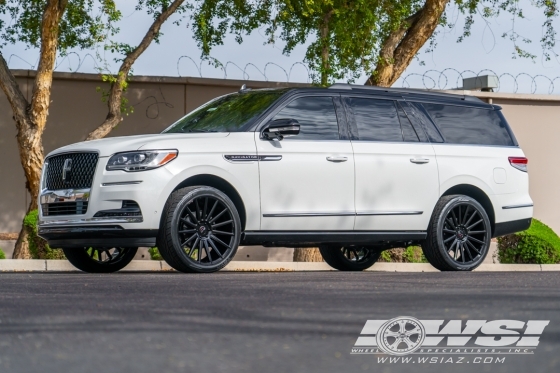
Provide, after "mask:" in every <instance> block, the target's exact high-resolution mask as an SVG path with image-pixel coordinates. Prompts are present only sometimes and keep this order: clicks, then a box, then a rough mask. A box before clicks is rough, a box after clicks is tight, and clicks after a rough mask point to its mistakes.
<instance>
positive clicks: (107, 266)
mask: <svg viewBox="0 0 560 373" xmlns="http://www.w3.org/2000/svg"><path fill="white" fill-rule="evenodd" d="M62 250H63V251H64V255H65V256H66V258H67V259H68V261H69V262H70V263H72V265H73V266H74V267H76V268H78V269H79V270H82V271H84V272H90V273H110V272H116V271H120V270H121V269H123V268H124V267H126V266H127V265H128V263H130V262H131V261H132V259H133V258H134V255H136V252H137V251H138V248H137V247H93V248H92V247H90V248H85V247H76V248H66V249H62Z"/></svg>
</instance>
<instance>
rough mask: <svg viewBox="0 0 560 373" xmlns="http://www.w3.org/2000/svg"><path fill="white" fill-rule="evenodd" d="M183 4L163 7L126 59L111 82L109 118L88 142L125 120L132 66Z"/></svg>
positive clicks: (88, 138) (179, 1) (92, 134)
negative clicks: (124, 105) (124, 104)
mask: <svg viewBox="0 0 560 373" xmlns="http://www.w3.org/2000/svg"><path fill="white" fill-rule="evenodd" d="M183 2H184V0H175V1H174V2H173V3H172V4H171V5H170V6H169V7H167V8H165V7H163V8H162V10H161V13H160V14H159V15H158V16H157V17H156V18H155V20H154V22H153V23H152V25H151V26H150V28H149V30H148V32H147V33H146V35H144V38H143V39H142V41H141V42H140V44H139V45H138V46H137V47H136V48H134V49H133V50H132V51H131V52H130V53H129V54H128V55H127V56H126V57H125V59H124V60H123V62H122V64H121V66H120V68H119V73H118V74H117V76H115V77H114V78H115V81H113V82H111V89H110V91H109V97H108V98H107V108H108V113H107V117H106V118H105V120H104V121H103V123H101V124H100V125H99V127H97V128H96V129H95V130H93V131H92V132H90V134H89V135H88V136H87V137H86V141H88V140H96V139H101V138H103V137H105V136H107V135H108V134H109V133H110V132H111V131H112V130H113V129H114V128H115V127H116V126H117V125H118V124H119V123H120V122H121V121H122V120H123V118H122V113H121V102H122V95H123V92H124V90H125V88H126V85H127V83H126V81H127V78H128V74H129V73H130V69H131V68H132V65H133V64H134V63H135V62H136V60H137V59H138V57H140V56H141V55H142V53H144V51H145V50H146V49H147V48H148V47H149V46H150V44H151V43H152V41H153V40H154V39H155V38H157V37H158V35H159V30H160V29H161V25H163V23H164V22H165V21H167V19H168V18H169V17H170V16H171V15H172V14H173V13H175V11H177V9H178V8H179V7H180V6H181V5H182V4H183Z"/></svg>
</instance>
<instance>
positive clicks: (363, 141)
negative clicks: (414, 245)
mask: <svg viewBox="0 0 560 373" xmlns="http://www.w3.org/2000/svg"><path fill="white" fill-rule="evenodd" d="M344 102H345V107H346V108H347V111H348V112H349V114H350V115H349V122H350V123H349V124H350V128H351V132H352V134H351V137H352V146H353V149H354V163H355V168H356V192H355V193H356V197H355V205H356V223H355V226H354V229H355V230H358V231H365V230H366V231H372V230H373V231H424V230H426V228H427V226H428V223H429V220H430V216H431V212H432V209H433V207H434V205H435V203H436V202H437V199H438V196H439V185H438V184H439V183H438V169H437V163H436V159H435V154H434V150H433V148H432V146H431V144H430V143H429V142H427V139H426V136H425V134H424V133H423V132H418V131H419V130H420V129H419V128H417V129H415V128H414V127H413V126H412V124H411V122H410V120H409V118H408V115H407V114H406V112H405V111H404V110H403V105H406V103H404V102H402V101H401V102H399V100H397V99H392V98H389V99H387V98H384V97H379V98H371V97H357V96H355V97H351V96H349V97H345V98H344ZM421 140H423V141H424V142H423V141H421Z"/></svg>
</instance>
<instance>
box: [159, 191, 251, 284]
mask: <svg viewBox="0 0 560 373" xmlns="http://www.w3.org/2000/svg"><path fill="white" fill-rule="evenodd" d="M240 239H241V219H240V218H239V213H238V212H237V209H236V208H235V205H234V204H233V202H232V201H231V200H230V199H229V197H228V196H227V195H225V194H224V193H222V192H221V191H219V190H217V189H214V188H211V187H206V186H194V187H187V188H183V189H179V190H176V191H175V192H173V193H172V194H171V196H169V199H168V200H167V203H166V205H165V208H164V211H163V215H162V223H161V227H160V230H159V235H158V249H159V252H160V253H161V256H162V257H163V259H164V260H165V261H166V262H167V264H169V265H170V266H171V267H173V268H174V269H176V270H177V271H180V272H186V273H189V272H197V273H210V272H216V271H219V270H220V269H222V268H224V267H225V266H226V265H227V264H228V263H229V262H230V261H231V259H232V258H233V257H234V256H235V254H236V253H237V248H238V246H239V241H240Z"/></svg>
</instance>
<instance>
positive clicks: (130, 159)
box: [106, 150, 179, 171]
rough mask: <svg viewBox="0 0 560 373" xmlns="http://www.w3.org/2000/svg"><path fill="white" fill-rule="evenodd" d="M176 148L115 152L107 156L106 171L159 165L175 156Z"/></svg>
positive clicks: (132, 169) (137, 169)
mask: <svg viewBox="0 0 560 373" xmlns="http://www.w3.org/2000/svg"><path fill="white" fill-rule="evenodd" d="M178 153H179V152H178V151H177V150H146V151H136V152H124V153H117V154H115V155H113V156H112V157H111V158H109V162H108V163H107V167H106V169H107V171H116V170H122V171H146V170H152V169H154V168H158V167H161V166H163V165H165V164H167V163H169V162H171V161H172V160H174V159H175V158H177V154H178Z"/></svg>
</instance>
